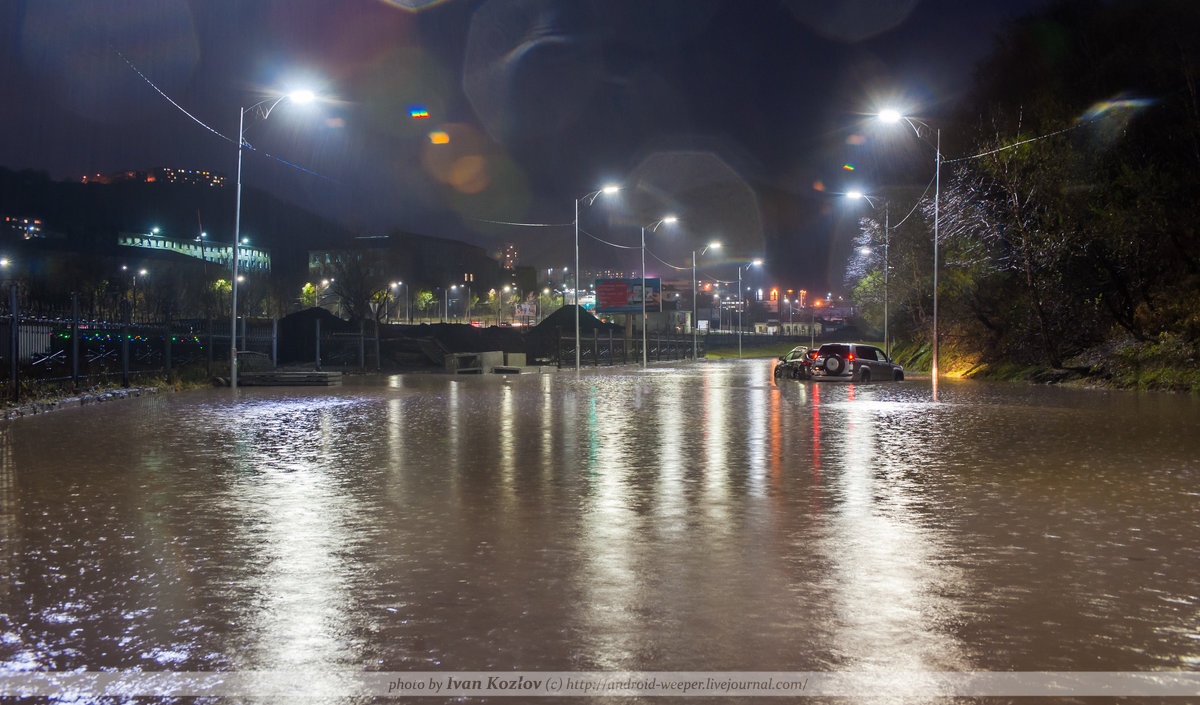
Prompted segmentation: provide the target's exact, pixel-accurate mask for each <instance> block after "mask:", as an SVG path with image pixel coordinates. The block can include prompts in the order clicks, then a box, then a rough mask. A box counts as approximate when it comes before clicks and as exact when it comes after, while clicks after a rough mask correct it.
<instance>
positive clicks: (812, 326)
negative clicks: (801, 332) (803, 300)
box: [808, 299, 821, 349]
mask: <svg viewBox="0 0 1200 705" xmlns="http://www.w3.org/2000/svg"><path fill="white" fill-rule="evenodd" d="M820 307H821V300H820V299H817V300H816V301H814V302H813V303H812V306H809V311H811V312H812V319H811V320H810V321H809V323H808V347H809V348H810V349H811V348H815V347H816V346H817V342H816V341H817V309H818V308H820Z"/></svg>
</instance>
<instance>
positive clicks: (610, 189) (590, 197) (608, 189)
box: [564, 184, 621, 372]
mask: <svg viewBox="0 0 1200 705" xmlns="http://www.w3.org/2000/svg"><path fill="white" fill-rule="evenodd" d="M620 190H621V187H620V186H614V185H612V184H609V185H608V186H605V187H603V188H601V189H600V190H598V191H592V192H591V193H588V194H585V195H583V196H580V197H579V198H576V199H575V371H576V372H579V370H580V369H581V368H582V364H581V363H582V358H581V356H580V350H581V349H580V338H579V202H580V201H586V202H587V204H588V205H589V206H590V205H592V204H593V203H595V202H596V199H597V198H599V196H600V194H602V193H603V194H605V195H612V194H614V193H616V192H617V191H620ZM564 269H565V267H564Z"/></svg>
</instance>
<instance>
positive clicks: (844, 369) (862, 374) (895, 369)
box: [812, 343, 904, 382]
mask: <svg viewBox="0 0 1200 705" xmlns="http://www.w3.org/2000/svg"><path fill="white" fill-rule="evenodd" d="M812 371H813V379H842V380H849V381H853V382H870V381H871V380H875V381H884V380H895V381H897V382H899V381H900V380H902V379H904V368H903V367H901V366H900V365H897V364H896V363H894V362H892V361H891V360H889V359H888V356H887V354H885V353H884V352H883V351H882V350H880V349H879V348H877V347H875V346H874V345H862V344H860V343H825V344H824V345H822V346H821V348H820V349H819V350H817V356H816V359H814V360H813V366H812Z"/></svg>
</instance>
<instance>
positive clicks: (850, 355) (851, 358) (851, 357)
mask: <svg viewBox="0 0 1200 705" xmlns="http://www.w3.org/2000/svg"><path fill="white" fill-rule="evenodd" d="M846 359H847V360H853V359H854V353H850V354H849V355H847V356H846Z"/></svg>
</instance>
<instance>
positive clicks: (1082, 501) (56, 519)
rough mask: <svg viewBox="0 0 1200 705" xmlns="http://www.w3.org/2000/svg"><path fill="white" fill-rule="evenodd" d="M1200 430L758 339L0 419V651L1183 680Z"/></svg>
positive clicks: (31, 663) (74, 656)
mask: <svg viewBox="0 0 1200 705" xmlns="http://www.w3.org/2000/svg"><path fill="white" fill-rule="evenodd" d="M1198 428H1200V401H1198V400H1197V399H1196V398H1195V397H1190V396H1180V395H1166V394H1149V393H1133V392H1111V391H1095V390H1078V389H1064V388H1053V387H1037V386H1023V385H992V384H984V383H976V382H952V381H943V382H942V384H941V385H940V388H939V396H938V401H936V402H935V401H933V400H932V398H931V389H930V385H929V382H928V380H925V381H919V380H918V381H908V382H903V383H897V384H889V383H884V384H871V385H851V384H838V383H824V384H817V383H800V382H790V381H789V382H781V383H780V384H779V385H776V384H775V383H774V382H773V381H772V377H771V363H770V362H769V361H763V360H752V361H728V362H708V363H701V364H699V365H690V364H683V365H679V366H675V367H652V368H650V370H649V371H640V370H637V369H636V368H628V369H619V370H615V371H602V372H598V373H597V372H585V373H583V374H581V375H576V374H575V373H573V372H558V373H553V374H547V375H522V376H507V377H501V376H489V377H451V376H443V375H403V376H394V377H388V378H379V379H362V380H350V381H349V382H348V383H347V384H346V385H345V386H342V387H335V388H319V389H316V388H314V389H306V388H287V389H285V388H250V389H246V388H244V389H241V390H238V391H236V392H233V393H231V392H230V390H228V389H213V390H202V391H195V392H186V393H178V394H166V395H160V396H154V397H150V398H140V399H135V400H129V401H123V402H119V403H112V404H107V405H103V406H96V407H87V408H79V409H68V410H64V411H59V412H55V413H52V414H47V415H43V416H39V417H33V418H24V419H18V420H15V421H11V422H6V423H5V422H0V576H3V580H2V581H0V673H2V672H14V671H38V670H42V671H64V670H72V669H88V670H103V669H118V670H138V669H140V670H146V671H150V670H170V671H221V670H227V671H234V670H269V669H279V670H289V669H299V670H303V672H304V673H305V674H306V676H305V678H307V679H312V680H313V681H315V682H319V680H320V679H321V677H322V675H321V674H322V673H326V672H334V671H346V670H351V671H353V670H367V671H406V670H415V671H446V672H454V671H491V670H552V671H631V670H644V671H765V670H774V671H864V670H891V671H909V672H911V671H954V672H957V671H1150V670H1169V671H1196V670H1200V579H1198V578H1200V524H1198V522H1197V517H1198V516H1200V512H1198V505H1200V501H1198V500H1200V434H1198V433H1197V429H1198ZM501 701H502V702H513V700H512V699H503V700H501ZM568 701H569V700H568ZM649 701H650V699H647V700H646V702H649ZM656 701H657V699H656ZM538 702H550V701H549V700H548V699H545V698H542V699H540V700H538ZM574 702H580V699H578V698H577V699H575V700H574ZM613 702H625V703H630V702H639V701H637V700H633V699H628V698H625V699H617V700H613ZM840 702H848V701H845V700H842V701H840ZM905 702H913V701H911V700H909V701H905ZM1022 702H1028V701H1022ZM1079 702H1084V701H1082V700H1080V701H1079ZM1091 702H1095V701H1094V700H1093V701H1091ZM1176 702H1180V701H1179V700H1176Z"/></svg>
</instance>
